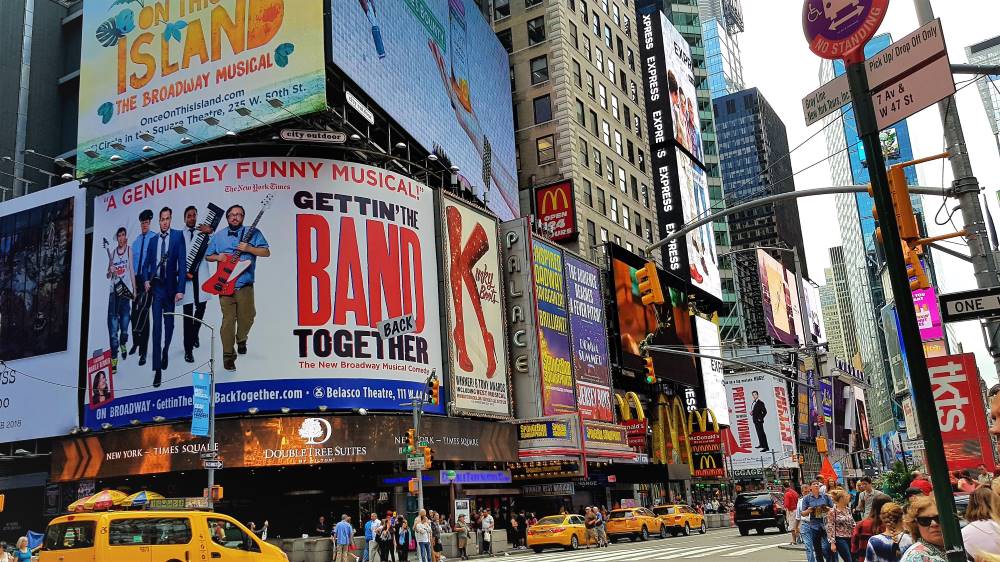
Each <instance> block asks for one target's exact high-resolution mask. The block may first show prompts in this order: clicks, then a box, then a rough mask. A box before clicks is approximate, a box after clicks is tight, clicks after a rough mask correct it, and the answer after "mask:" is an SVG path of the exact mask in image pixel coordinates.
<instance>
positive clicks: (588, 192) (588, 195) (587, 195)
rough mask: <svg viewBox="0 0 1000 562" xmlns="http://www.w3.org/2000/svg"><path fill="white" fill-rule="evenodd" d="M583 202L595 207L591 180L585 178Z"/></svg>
mask: <svg viewBox="0 0 1000 562" xmlns="http://www.w3.org/2000/svg"><path fill="white" fill-rule="evenodd" d="M583 200H584V201H585V202H586V203H587V206H588V207H593V206H594V193H593V189H592V187H591V185H590V180H588V179H587V178H583Z"/></svg>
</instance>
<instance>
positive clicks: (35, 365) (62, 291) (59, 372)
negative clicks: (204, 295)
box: [0, 182, 107, 442]
mask: <svg viewBox="0 0 1000 562" xmlns="http://www.w3.org/2000/svg"><path fill="white" fill-rule="evenodd" d="M84 201H85V194H84V192H83V190H81V189H80V188H79V187H78V184H77V183H76V182H71V183H68V184H65V185H61V186H58V187H51V188H49V189H44V190H41V191H38V192H36V193H31V194H28V195H25V196H23V197H17V198H15V199H12V200H9V201H6V202H4V203H0V360H2V361H0V383H2V384H0V389H2V392H0V430H2V433H0V435H2V439H0V441H5V442H13V441H22V440H27V439H36V438H43V437H50V436H53V435H60V434H66V433H67V432H68V431H69V430H70V428H72V427H73V426H75V425H77V411H78V409H79V408H78V407H77V404H78V401H79V399H78V396H77V387H78V386H79V376H80V325H81V323H82V322H81V317H82V313H81V309H82V303H83V269H84V266H83V254H84V251H83V246H84V222H85V220H84V219H85V217H86V210H85V209H84V204H85V203H84ZM102 252H103V250H102ZM96 255H97V254H95V256H96ZM105 267H106V264H105ZM102 279H104V277H103V276H102ZM101 286H102V288H106V287H107V285H105V284H103V283H102V284H101ZM40 405H42V406H44V407H39V406H40Z"/></svg>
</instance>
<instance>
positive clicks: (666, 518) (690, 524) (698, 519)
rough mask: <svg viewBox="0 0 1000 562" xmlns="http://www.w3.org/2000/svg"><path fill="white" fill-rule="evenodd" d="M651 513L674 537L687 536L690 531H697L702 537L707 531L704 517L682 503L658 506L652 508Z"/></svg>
mask: <svg viewBox="0 0 1000 562" xmlns="http://www.w3.org/2000/svg"><path fill="white" fill-rule="evenodd" d="M653 513H655V514H656V516H657V517H659V518H660V520H661V521H663V525H664V526H665V527H667V528H668V529H669V530H670V534H671V535H673V536H675V537H676V536H677V535H679V534H683V535H684V536H688V535H690V534H691V529H698V532H699V533H701V534H703V535H704V534H705V533H706V532H707V531H708V525H707V524H706V523H705V516H704V515H700V514H699V513H698V512H697V511H695V510H694V509H692V508H691V506H689V505H684V504H682V503H678V504H672V505H658V506H656V507H654V508H653Z"/></svg>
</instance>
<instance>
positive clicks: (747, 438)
mask: <svg viewBox="0 0 1000 562" xmlns="http://www.w3.org/2000/svg"><path fill="white" fill-rule="evenodd" d="M723 384H724V385H725V387H726V399H727V402H728V404H727V405H728V407H729V420H730V426H729V428H728V429H727V430H726V431H728V432H729V435H728V436H725V439H724V441H725V442H726V443H728V449H729V451H728V453H729V455H730V458H731V460H732V466H733V469H734V470H748V469H752V470H761V467H765V468H771V467H776V468H792V467H795V466H798V464H797V462H796V458H795V457H796V453H797V451H796V449H795V426H794V424H793V423H792V415H791V412H792V410H791V400H790V396H791V395H790V393H789V391H788V383H786V382H785V381H784V380H782V379H779V378H778V377H775V376H773V375H770V374H766V373H740V374H736V375H727V376H726V377H725V379H724V380H723Z"/></svg>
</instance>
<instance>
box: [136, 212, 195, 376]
mask: <svg viewBox="0 0 1000 562" xmlns="http://www.w3.org/2000/svg"><path fill="white" fill-rule="evenodd" d="M173 215H174V212H173V210H171V209H170V207H164V208H163V209H161V210H160V221H159V222H160V229H159V231H158V232H157V233H156V235H155V236H153V239H152V240H150V241H149V245H148V246H147V247H146V261H145V262H143V265H142V276H143V278H144V279H145V286H146V290H147V291H150V292H151V293H152V295H151V296H152V299H151V300H152V309H151V311H150V312H151V313H152V318H151V320H152V322H153V386H154V387H159V386H160V382H161V380H162V378H163V369H166V368H167V364H168V357H169V355H170V341H171V339H172V338H173V335H174V317H173V316H172V315H169V314H164V313H167V312H173V311H174V307H175V306H176V305H177V303H179V302H180V301H181V299H183V298H184V274H185V272H186V269H187V268H186V265H185V261H186V258H187V253H186V252H185V250H184V235H183V234H181V231H180V230H177V229H173V228H170V221H171V219H173Z"/></svg>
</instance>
